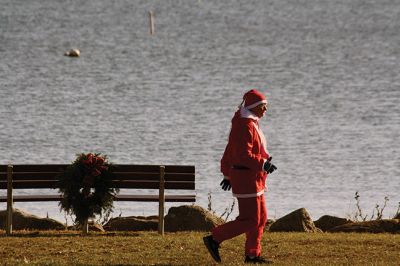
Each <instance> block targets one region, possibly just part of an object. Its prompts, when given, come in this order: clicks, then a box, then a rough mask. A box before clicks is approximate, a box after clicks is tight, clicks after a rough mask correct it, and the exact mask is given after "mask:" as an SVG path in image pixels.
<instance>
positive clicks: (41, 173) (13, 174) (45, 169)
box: [0, 164, 196, 235]
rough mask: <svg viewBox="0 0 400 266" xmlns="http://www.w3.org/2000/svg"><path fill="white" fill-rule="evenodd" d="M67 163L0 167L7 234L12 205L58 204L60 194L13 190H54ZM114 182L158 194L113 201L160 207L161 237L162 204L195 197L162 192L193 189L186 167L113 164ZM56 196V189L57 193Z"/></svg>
mask: <svg viewBox="0 0 400 266" xmlns="http://www.w3.org/2000/svg"><path fill="white" fill-rule="evenodd" d="M67 166H68V165H67V164H30V165H0V189H7V196H1V197H0V202H7V227H6V234H7V235H10V234H11V233H12V212H13V202H17V201H18V202H23V201H25V202H32V201H59V200H60V199H61V197H62V195H59V194H58V195H43V194H38V195H15V196H13V190H15V189H56V190H57V182H58V180H57V176H58V175H59V174H60V173H62V172H63V171H64V170H65V169H66V167H67ZM114 166H115V171H113V174H114V179H113V183H114V185H115V187H116V188H120V189H158V194H150V195H137V194H129V195H122V194H118V195H117V196H116V198H115V200H116V201H148V202H158V204H159V223H158V231H159V233H160V234H164V203H165V202H195V201H196V195H195V194H187V191H186V192H185V193H186V194H185V195H179V194H176V193H175V194H174V195H171V194H167V195H166V194H165V190H194V189H195V167H194V166H186V165H127V164H120V165H118V164H114ZM57 193H58V190H57Z"/></svg>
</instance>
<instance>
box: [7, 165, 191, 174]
mask: <svg viewBox="0 0 400 266" xmlns="http://www.w3.org/2000/svg"><path fill="white" fill-rule="evenodd" d="M68 166H69V164H32V165H31V164H16V165H13V171H14V172H62V171H64V170H65V169H66V168H67V167H68ZM114 166H115V172H154V173H159V172H160V166H158V165H129V164H115V165H114ZM0 173H3V174H5V173H7V165H4V164H3V165H0ZM165 173H192V174H194V173H195V167H194V166H193V165H165Z"/></svg>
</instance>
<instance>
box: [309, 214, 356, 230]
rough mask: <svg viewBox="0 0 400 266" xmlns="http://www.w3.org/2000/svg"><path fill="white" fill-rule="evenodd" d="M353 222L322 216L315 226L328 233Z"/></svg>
mask: <svg viewBox="0 0 400 266" xmlns="http://www.w3.org/2000/svg"><path fill="white" fill-rule="evenodd" d="M351 222H352V221H351V220H349V219H346V218H340V217H336V216H331V215H324V216H321V217H320V218H319V219H318V220H317V221H315V222H314V224H315V226H316V227H318V228H319V229H321V230H322V231H324V232H325V231H328V230H329V229H332V228H334V227H336V226H339V225H343V224H348V223H351Z"/></svg>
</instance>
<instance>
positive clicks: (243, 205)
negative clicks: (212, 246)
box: [212, 194, 267, 256]
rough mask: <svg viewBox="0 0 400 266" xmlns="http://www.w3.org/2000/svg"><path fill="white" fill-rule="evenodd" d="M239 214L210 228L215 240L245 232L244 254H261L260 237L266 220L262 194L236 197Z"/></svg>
mask: <svg viewBox="0 0 400 266" xmlns="http://www.w3.org/2000/svg"><path fill="white" fill-rule="evenodd" d="M238 202H239V216H238V217H237V218H236V219H235V220H234V221H231V222H228V223H225V224H223V225H220V226H218V227H216V228H214V229H213V230H212V236H213V238H214V240H215V241H217V242H218V243H222V242H223V241H225V240H227V239H231V238H234V237H235V236H238V235H241V234H243V233H246V245H245V255H249V256H260V255H261V238H262V235H263V231H264V227H265V223H266V222H267V208H266V204H265V197H264V194H263V195H261V196H258V197H254V198H238Z"/></svg>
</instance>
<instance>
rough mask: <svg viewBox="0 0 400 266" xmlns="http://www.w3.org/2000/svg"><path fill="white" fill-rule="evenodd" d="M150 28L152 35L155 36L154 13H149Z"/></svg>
mask: <svg viewBox="0 0 400 266" xmlns="http://www.w3.org/2000/svg"><path fill="white" fill-rule="evenodd" d="M149 27H150V34H151V35H153V34H154V12H153V11H149Z"/></svg>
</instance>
